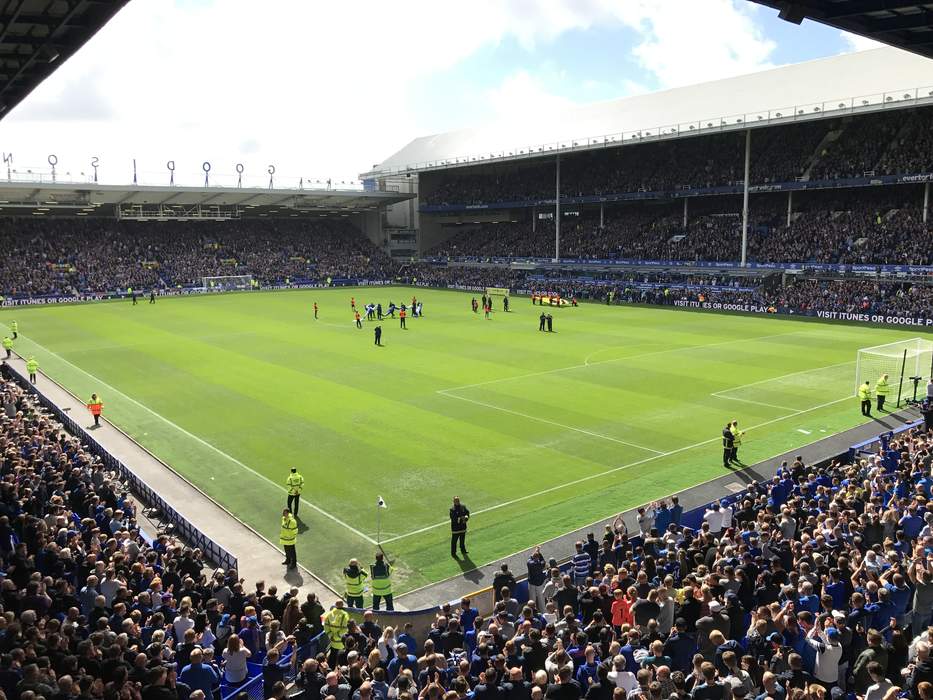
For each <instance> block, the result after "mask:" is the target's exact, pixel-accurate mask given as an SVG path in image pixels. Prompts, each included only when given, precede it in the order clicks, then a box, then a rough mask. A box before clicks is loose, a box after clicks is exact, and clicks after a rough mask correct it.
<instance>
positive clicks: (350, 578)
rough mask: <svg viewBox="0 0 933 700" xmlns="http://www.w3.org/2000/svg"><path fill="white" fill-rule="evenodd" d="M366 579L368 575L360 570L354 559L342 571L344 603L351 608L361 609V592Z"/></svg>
mask: <svg viewBox="0 0 933 700" xmlns="http://www.w3.org/2000/svg"><path fill="white" fill-rule="evenodd" d="M367 578H369V574H367V573H366V572H365V571H363V570H362V569H361V568H360V563H359V562H358V561H357V560H356V559H351V560H350V564H349V565H348V566H347V568H346V569H344V570H343V581H344V583H345V584H346V586H347V595H346V601H347V605H349V606H350V607H351V608H362V607H363V590H364V589H365V588H366V583H365V581H366V579H367Z"/></svg>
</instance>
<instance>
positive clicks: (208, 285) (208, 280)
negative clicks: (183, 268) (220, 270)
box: [201, 275, 253, 292]
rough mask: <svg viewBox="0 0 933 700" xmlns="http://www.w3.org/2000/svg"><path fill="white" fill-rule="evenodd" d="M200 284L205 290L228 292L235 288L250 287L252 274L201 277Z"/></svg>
mask: <svg viewBox="0 0 933 700" xmlns="http://www.w3.org/2000/svg"><path fill="white" fill-rule="evenodd" d="M201 286H203V287H204V291H206V292H229V291H233V290H236V289H252V288H253V276H252V275H222V276H220V277H202V278H201Z"/></svg>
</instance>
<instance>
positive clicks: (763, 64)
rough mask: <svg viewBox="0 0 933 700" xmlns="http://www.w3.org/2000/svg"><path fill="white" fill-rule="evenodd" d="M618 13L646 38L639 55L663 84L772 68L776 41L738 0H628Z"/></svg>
mask: <svg viewBox="0 0 933 700" xmlns="http://www.w3.org/2000/svg"><path fill="white" fill-rule="evenodd" d="M619 7H620V12H619V13H618V15H617V17H618V18H619V20H620V21H622V22H623V23H624V24H625V25H627V26H629V27H631V28H633V29H635V30H637V31H638V32H639V33H640V34H641V35H642V40H641V42H640V43H638V45H637V46H636V47H635V48H634V50H633V54H634V55H635V57H636V59H637V60H638V62H639V63H640V64H641V66H642V68H644V69H645V70H646V71H648V72H649V73H652V74H654V76H655V77H656V78H657V80H658V82H659V84H660V85H661V86H662V87H665V88H669V87H677V86H681V85H689V84H692V83H699V82H704V81H707V80H716V79H719V78H727V77H731V76H734V75H740V74H743V73H752V72H755V71H758V70H762V69H765V68H770V67H772V64H771V62H770V61H769V56H770V55H771V54H772V53H773V51H774V49H775V48H776V47H775V44H774V42H773V41H771V40H769V39H767V38H766V37H764V35H763V34H762V32H761V30H760V29H759V28H758V27H757V26H756V25H755V22H754V18H753V16H752V15H751V13H750V11H749V10H748V8H747V7H746V4H745V3H742V4H738V3H737V2H736V1H735V0H703V2H697V0H661V1H657V0H654V1H652V0H628V1H627V2H625V3H620V5H619Z"/></svg>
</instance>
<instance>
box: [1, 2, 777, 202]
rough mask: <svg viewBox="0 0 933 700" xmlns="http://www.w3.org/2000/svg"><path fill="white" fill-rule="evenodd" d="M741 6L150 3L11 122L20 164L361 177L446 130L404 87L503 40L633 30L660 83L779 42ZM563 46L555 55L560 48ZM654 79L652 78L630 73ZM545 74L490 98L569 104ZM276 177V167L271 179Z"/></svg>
mask: <svg viewBox="0 0 933 700" xmlns="http://www.w3.org/2000/svg"><path fill="white" fill-rule="evenodd" d="M736 2H737V0H736V1H732V0H703V2H699V1H698V0H624V2H623V1H616V0H545V1H538V0H474V1H473V2H471V3H469V4H453V3H446V2H436V1H432V0H410V1H409V2H406V3H402V4H398V3H385V2H379V1H377V0H358V1H356V2H351V1H347V2H338V3H317V2H307V1H306V0H265V1H264V2H263V3H261V5H262V7H261V10H257V3H256V2H255V1H254V0H223V1H222V2H221V1H219V0H215V1H214V2H208V3H197V4H193V5H192V4H189V3H181V2H175V1H174V0H145V2H133V3H130V4H129V5H127V7H126V8H125V9H123V10H122V11H121V12H120V13H119V14H118V15H117V16H116V18H115V19H114V20H112V22H111V23H110V24H109V25H108V26H107V27H106V28H104V29H103V30H102V31H101V32H100V33H99V34H98V35H97V36H96V37H94V39H92V41H91V42H89V44H88V45H87V46H86V47H85V48H84V49H82V50H81V51H80V52H79V53H78V54H77V55H76V56H74V57H73V58H72V59H70V60H69V61H68V62H67V63H66V64H65V65H63V66H62V67H61V68H59V70H58V71H57V72H56V73H55V74H54V75H53V76H52V78H50V79H49V80H48V81H46V82H45V83H44V84H43V85H41V86H40V87H39V88H38V89H37V90H36V92H35V93H34V94H33V95H31V96H30V97H29V98H28V99H27V100H26V101H25V102H24V104H23V105H22V106H20V107H19V108H17V109H16V110H14V112H13V113H12V114H11V115H10V116H8V117H7V118H6V119H5V120H4V121H3V122H2V123H0V145H2V146H3V150H5V151H10V150H13V151H14V153H15V155H16V163H17V164H18V165H20V166H23V167H25V166H27V165H29V164H31V163H44V162H45V160H46V155H47V154H49V153H56V154H57V155H58V156H59V159H60V166H59V170H60V171H65V170H72V171H74V172H78V171H81V170H84V171H87V170H88V168H89V166H88V161H89V160H90V158H91V157H92V156H95V155H96V156H100V158H101V168H100V173H101V178H102V179H103V180H105V181H111V182H121V181H128V179H129V177H130V172H131V160H132V159H133V158H136V159H137V161H138V167H139V171H140V174H141V178H142V179H143V180H147V181H156V182H161V181H167V179H168V177H167V171H166V170H165V167H164V165H165V161H166V160H168V159H174V160H175V161H176V165H177V167H178V170H177V171H176V179H186V176H185V173H189V174H190V175H188V176H187V179H188V180H190V181H193V182H199V181H201V174H200V173H201V171H200V167H201V162H202V161H204V160H210V161H211V162H212V163H213V166H214V171H213V173H212V181H214V182H220V181H222V174H224V173H227V174H229V176H230V179H229V182H230V183H233V182H235V178H234V176H233V165H234V164H235V163H237V162H243V163H244V164H245V166H246V181H247V183H250V184H263V185H264V184H265V183H266V182H267V175H266V174H265V169H266V166H267V165H268V164H270V163H274V164H275V165H276V166H277V170H278V173H279V174H281V175H282V176H284V175H291V176H294V177H295V178H296V179H297V177H299V176H300V177H304V178H306V179H313V178H323V177H328V176H331V177H336V178H337V179H344V178H347V179H349V178H350V177H352V176H354V175H355V174H356V173H358V172H361V171H363V170H366V169H367V168H368V167H369V166H370V165H372V164H373V163H374V162H377V161H379V160H381V159H382V158H383V157H385V156H387V155H388V154H389V153H391V152H392V151H394V150H396V149H397V148H399V147H401V146H402V145H403V144H404V143H406V142H407V141H408V140H410V139H411V138H414V137H415V136H417V135H420V134H424V133H431V132H435V131H438V130H443V129H445V128H447V127H448V125H447V124H443V123H440V124H438V123H435V122H434V121H433V119H434V116H433V115H432V113H431V111H430V110H417V109H415V108H414V107H413V105H412V101H411V100H410V99H409V97H410V92H411V91H412V90H413V89H414V86H418V85H421V84H423V83H424V82H425V81H426V80H428V79H430V78H431V77H432V76H438V75H442V74H443V72H444V71H446V70H448V69H450V68H451V67H453V66H455V65H457V64H458V63H459V62H461V61H463V60H464V59H466V58H468V57H469V56H471V55H473V54H475V53H476V52H478V51H480V50H482V49H483V48H484V47H489V46H493V45H495V44H497V43H499V42H501V41H503V40H505V39H506V38H507V37H514V38H515V39H516V40H517V41H518V42H519V43H520V44H521V45H522V46H524V47H526V48H527V49H534V48H535V47H537V46H539V45H540V44H542V43H546V42H548V41H550V40H552V39H554V38H555V37H557V36H559V35H560V34H562V33H564V32H567V31H569V30H574V29H578V30H586V29H588V28H591V27H594V26H597V25H598V26H606V25H607V24H614V25H616V26H622V27H628V28H630V29H634V30H636V31H638V32H639V33H641V35H642V38H641V41H640V42H638V43H637V45H636V46H635V48H634V50H633V51H634V55H635V57H636V58H637V60H638V61H639V62H640V64H641V65H642V67H643V69H644V70H645V72H646V73H647V74H649V75H652V76H654V77H655V78H656V80H657V81H658V82H659V83H660V84H661V85H662V86H671V85H679V84H684V83H686V82H693V81H698V80H705V79H713V78H717V77H723V76H724V75H732V74H735V73H740V72H748V71H752V70H756V69H758V68H761V67H764V66H765V65H767V57H768V55H769V54H770V52H771V50H772V49H773V46H772V45H771V43H770V42H768V41H767V40H765V39H764V38H762V37H761V36H760V34H759V32H758V31H757V30H756V28H755V26H754V23H753V21H752V19H751V16H750V14H749V12H748V11H747V10H746V9H744V5H742V6H740V5H737V4H736ZM558 58H559V57H558ZM619 80H620V84H623V85H624V86H628V87H626V88H625V89H626V90H630V89H631V88H632V87H633V86H636V85H637V86H642V85H644V84H645V82H646V80H645V78H644V76H632V77H628V76H620V78H619ZM548 83H549V76H545V77H540V76H535V75H534V74H533V73H531V72H529V71H527V70H525V71H521V70H519V71H515V72H512V73H511V74H510V75H509V77H508V78H507V79H506V80H505V81H504V82H502V83H501V84H500V85H499V86H498V87H497V88H493V89H492V90H491V91H490V92H489V93H488V94H487V95H485V97H486V98H488V99H492V100H495V104H492V105H489V107H490V110H489V111H490V112H491V113H494V114H497V115H500V116H502V115H506V114H512V115H516V114H517V115H524V114H529V113H531V114H533V113H534V112H535V111H536V110H542V109H551V110H554V109H560V108H563V107H565V106H567V105H568V104H569V101H568V100H566V99H564V98H561V97H558V96H555V95H553V94H552V93H551V91H550V90H549V89H548ZM278 178H279V176H278V175H277V179H278Z"/></svg>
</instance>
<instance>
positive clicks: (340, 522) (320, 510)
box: [29, 339, 376, 544]
mask: <svg viewBox="0 0 933 700" xmlns="http://www.w3.org/2000/svg"><path fill="white" fill-rule="evenodd" d="M29 342H31V343H32V344H33V345H35V346H36V347H37V348H39V349H41V350H42V351H43V352H44V353H46V354H48V355H50V356H51V357H57V358H58V359H59V360H61V361H62V362H64V363H65V364H66V365H68V366H69V367H73V368H74V369H76V370H78V371H79V372H81V374H83V375H85V376H87V377H89V378H90V379H93V380H94V381H95V382H97V383H98V384H100V385H101V386H103V387H106V388H107V390H108V391H111V392H113V393H114V394H117V395H119V396H122V397H123V398H124V399H126V400H127V401H129V402H130V403H132V404H134V405H136V406H139V407H140V408H141V409H143V410H144V411H146V412H147V413H149V414H151V415H153V416H155V417H156V418H158V419H159V420H161V421H162V422H163V423H165V424H166V425H169V426H171V427H173V428H175V430H177V431H178V432H180V433H182V434H184V435H187V436H188V437H190V438H191V439H192V440H195V441H196V442H199V443H201V444H202V445H204V446H205V447H207V448H209V449H211V450H213V451H214V452H216V453H217V454H219V455H220V456H221V457H225V458H226V459H228V460H230V461H231V462H233V463H234V464H236V465H239V466H240V467H242V468H243V469H245V470H246V471H248V472H250V473H251V474H253V475H254V476H257V477H259V478H260V479H262V480H263V481H266V482H268V483H270V484H272V485H273V486H274V487H276V488H277V489H279V490H280V491H285V492H286V493H287V489H286V488H285V487H284V486H282V485H281V484H277V483H275V482H274V481H273V480H272V479H270V478H269V477H267V476H265V475H264V474H260V473H259V472H257V471H256V470H255V469H253V468H252V467H250V466H249V465H247V464H244V463H243V462H241V461H240V460H238V459H237V458H236V457H233V456H231V455H229V454H227V453H226V452H224V451H223V450H221V449H220V448H218V447H215V446H214V445H212V444H211V443H209V442H207V441H206V440H204V439H203V438H200V437H198V436H197V435H195V434H194V433H192V432H189V431H187V430H185V429H184V428H182V427H181V426H180V425H178V424H177V423H174V422H172V421H170V420H169V419H168V418H166V417H165V416H163V415H162V414H161V413H156V412H155V411H153V410H152V409H151V408H149V407H148V406H146V405H145V404H143V403H140V402H139V401H137V400H136V399H134V398H133V397H131V396H127V395H126V394H124V393H123V392H122V391H120V390H119V389H117V388H116V387H114V386H111V385H110V384H108V383H107V382H105V381H103V380H102V379H100V378H99V377H96V376H94V375H93V374H91V373H90V372H88V371H87V370H85V369H82V368H81V367H78V366H77V365H76V364H74V363H72V362H69V361H68V360H66V359H65V358H64V357H62V356H61V355H59V354H58V353H55V352H52V351H51V350H49V349H48V348H46V347H44V346H42V345H40V344H39V343H37V342H36V341H35V340H32V339H29ZM301 502H302V503H304V504H305V505H306V506H308V507H309V508H311V509H312V510H315V511H317V512H318V513H320V514H321V515H323V516H324V517H325V518H328V519H329V520H332V521H333V522H335V523H337V524H338V525H342V526H343V527H345V528H346V529H347V530H349V531H350V532H352V533H353V534H355V535H357V536H358V537H361V538H362V539H364V540H366V541H367V542H369V543H370V544H376V540H374V539H373V538H371V537H368V536H366V535H365V534H363V533H362V532H360V531H359V530H357V529H356V528H355V527H353V526H352V525H348V524H347V523H345V522H343V520H341V519H340V518H338V517H337V516H336V515H331V514H330V513H328V512H327V511H326V510H324V509H323V508H319V507H318V506H316V505H314V504H313V503H311V502H310V501H306V500H305V499H303V498H302V499H301Z"/></svg>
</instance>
